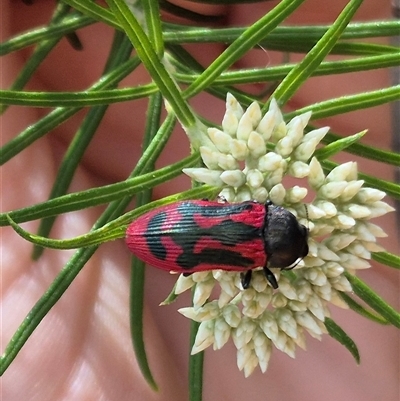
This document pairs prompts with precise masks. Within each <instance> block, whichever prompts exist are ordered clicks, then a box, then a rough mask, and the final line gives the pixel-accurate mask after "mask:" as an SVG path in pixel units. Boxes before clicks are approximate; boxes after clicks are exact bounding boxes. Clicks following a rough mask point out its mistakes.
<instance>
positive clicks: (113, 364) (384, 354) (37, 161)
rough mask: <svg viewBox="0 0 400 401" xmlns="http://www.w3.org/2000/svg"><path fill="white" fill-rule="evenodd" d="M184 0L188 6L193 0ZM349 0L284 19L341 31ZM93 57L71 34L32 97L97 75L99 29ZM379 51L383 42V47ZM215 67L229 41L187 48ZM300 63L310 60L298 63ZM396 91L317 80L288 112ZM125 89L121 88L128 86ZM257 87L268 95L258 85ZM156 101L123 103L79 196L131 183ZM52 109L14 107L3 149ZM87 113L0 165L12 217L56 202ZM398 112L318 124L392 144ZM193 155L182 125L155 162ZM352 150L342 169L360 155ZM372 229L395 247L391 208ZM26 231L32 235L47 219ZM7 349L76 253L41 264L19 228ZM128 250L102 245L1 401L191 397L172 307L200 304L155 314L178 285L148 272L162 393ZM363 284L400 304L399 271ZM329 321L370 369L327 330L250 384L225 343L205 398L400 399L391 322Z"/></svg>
mask: <svg viewBox="0 0 400 401" xmlns="http://www.w3.org/2000/svg"><path fill="white" fill-rule="evenodd" d="M182 4H184V5H186V3H185V2H182ZM276 4H277V2H276V1H271V2H268V3H263V4H257V5H247V6H232V7H229V8H224V7H222V6H219V7H212V8H211V7H208V6H206V7H205V6H202V5H200V4H197V5H196V6H195V8H196V10H197V11H199V12H207V11H210V12H213V13H217V12H224V13H226V24H229V25H232V26H234V25H245V24H248V23H250V22H252V21H255V20H256V19H257V18H259V17H260V16H261V15H262V14H263V13H264V12H265V11H267V10H268V9H271V8H272V7H273V6H274V5H276ZM345 4H346V1H343V0H340V1H336V2H324V5H323V8H322V7H321V2H320V1H319V0H309V1H307V2H305V4H303V5H302V6H301V7H300V8H299V9H298V10H297V12H296V14H295V15H294V16H293V17H292V18H291V19H290V20H289V21H288V22H290V23H292V24H306V23H307V24H308V23H309V24H312V23H314V24H321V23H331V22H332V21H333V20H334V18H335V17H336V16H337V15H338V13H339V12H340V10H341V9H342V8H343V7H344V5H345ZM53 8H54V3H53V1H50V0H36V1H35V3H34V5H32V6H30V7H28V6H27V5H25V4H23V3H22V2H21V1H19V0H13V1H11V0H9V1H4V2H2V3H1V5H0V10H1V15H2V23H1V27H0V28H1V30H2V40H4V39H6V38H8V37H10V36H12V35H15V34H16V33H18V32H21V31H24V30H26V29H29V27H32V26H37V25H39V24H41V23H45V22H46V21H48V19H49V16H50V14H51V12H52V10H53ZM389 17H390V2H389V1H386V0H385V1H380V2H375V1H372V0H366V1H365V2H364V4H363V6H362V7H361V9H360V10H359V12H358V13H357V20H373V19H382V18H389ZM78 34H79V38H80V39H81V41H82V43H83V45H84V50H83V51H82V52H77V51H76V50H73V49H72V48H71V46H70V45H69V44H68V43H67V41H66V40H65V39H63V40H62V41H61V42H60V44H59V46H58V47H57V48H56V49H55V50H54V51H53V52H52V54H51V55H50V57H49V58H48V59H47V60H46V62H45V63H44V64H43V65H42V66H41V67H40V69H39V70H38V72H37V73H36V74H35V76H34V78H33V79H32V81H31V82H30V83H29V85H28V86H27V89H30V90H46V91H52V90H54V91H56V90H68V91H73V90H82V89H84V88H86V87H88V86H89V85H90V84H91V83H92V82H93V81H95V80H96V79H97V77H98V76H99V75H100V73H101V71H102V69H103V65H104V60H105V58H106V55H107V53H108V51H109V47H110V44H111V40H112V31H111V30H110V29H108V28H107V27H104V26H100V25H94V26H91V27H88V28H85V29H83V30H81V31H79V33H78ZM382 43H383V40H382ZM191 48H192V49H194V51H196V54H198V55H199V59H200V60H201V61H202V62H203V63H204V64H205V65H206V64H208V63H209V62H210V60H213V59H214V58H215V57H216V56H217V55H218V54H220V52H221V51H222V50H223V47H222V46H219V45H215V46H214V48H212V47H210V46H208V47H207V51H204V50H202V48H201V47H194V46H191ZM28 56H29V52H28V51H21V52H18V53H17V54H13V55H10V56H6V57H3V58H2V59H1V60H0V63H1V66H0V69H1V85H2V88H7V87H9V86H10V84H11V83H12V81H13V79H14V78H15V76H16V74H17V72H18V71H19V70H20V68H21V66H22V65H23V64H24V61H25V60H26V59H27V57H28ZM281 57H282V56H281V55H279V54H277V53H275V52H269V51H268V52H266V51H264V50H259V51H254V52H252V53H251V55H250V56H249V57H248V58H246V59H245V60H243V61H241V62H240V63H238V66H246V67H250V66H264V65H273V64H274V63H277V62H279V61H280V60H282V58H281ZM291 59H292V60H299V59H301V56H300V55H299V56H296V55H294V56H293V57H292V56H291ZM147 81H148V76H147V73H146V72H145V71H144V70H140V71H138V72H135V73H134V74H132V76H130V77H129V78H127V79H126V80H125V81H124V83H123V84H124V85H126V86H128V85H133V84H137V83H138V82H147ZM389 85H390V76H389V75H388V71H386V70H384V71H381V70H377V71H371V72H363V73H359V74H346V75H338V76H334V77H333V78H329V79H326V78H313V79H311V80H310V81H309V82H307V84H305V85H304V86H303V87H302V88H301V89H300V91H299V92H298V93H297V94H296V96H294V97H293V98H292V99H291V100H290V102H289V104H288V105H287V110H289V109H297V108H300V107H303V106H306V105H308V104H311V103H313V102H316V101H319V100H324V99H329V98H331V97H335V96H339V95H344V94H351V93H356V92H360V91H366V90H373V89H377V88H382V87H387V86H389ZM121 86H122V85H121ZM251 89H252V90H254V91H255V92H256V91H260V90H262V89H264V87H260V86H257V85H254V86H253V87H252V88H251ZM191 103H192V105H193V107H194V108H195V109H196V110H198V111H199V113H201V114H204V115H205V116H206V117H207V118H209V119H210V120H213V121H216V122H218V121H221V118H222V115H223V112H224V104H223V102H220V101H217V100H215V99H213V98H211V97H209V96H207V95H200V96H198V97H196V98H195V99H193V100H192V102H191ZM145 110H146V102H134V103H133V102H127V103H124V104H121V105H113V106H111V107H110V110H109V111H108V112H107V115H106V117H105V120H104V121H103V123H102V125H101V128H100V130H99V132H98V135H97V136H96V138H95V140H94V141H93V143H91V145H90V147H89V149H88V150H87V153H86V155H85V158H84V161H83V163H82V165H81V166H80V168H79V170H78V172H77V174H76V178H75V179H74V182H73V183H72V185H71V188H70V191H71V192H72V191H79V190H83V189H86V188H90V187H93V186H98V185H103V184H106V183H111V182H115V181H117V180H121V179H124V178H125V177H126V176H127V174H129V172H130V171H131V169H132V166H133V165H134V164H135V163H136V161H137V159H138V157H139V155H140V145H139V144H140V140H141V139H140V138H141V134H142V132H143V125H144V116H145ZM48 112H49V110H46V109H31V108H29V109H28V108H23V107H12V108H10V109H9V110H8V111H7V113H6V114H5V115H4V117H3V118H2V120H1V125H0V128H1V141H2V144H4V143H7V142H8V141H9V140H10V139H11V138H13V137H14V136H15V135H16V134H17V133H18V132H20V131H21V130H22V129H24V128H26V127H27V126H28V125H29V124H32V123H34V122H35V121H37V120H38V119H39V118H40V117H42V116H44V115H45V114H47V113H48ZM84 115H85V111H82V112H80V113H78V114H77V115H76V116H74V117H73V118H72V119H71V120H69V121H68V122H67V123H65V124H63V125H61V126H60V127H58V128H57V129H55V130H54V131H53V132H52V133H51V134H50V135H47V136H46V137H44V138H41V139H40V140H38V141H37V142H36V143H35V144H34V145H32V146H30V147H29V148H28V149H26V150H24V151H23V152H22V153H21V154H19V155H18V156H17V157H16V158H14V159H12V160H11V161H10V162H8V163H6V164H5V165H4V166H3V167H2V168H1V170H0V179H1V198H0V202H1V204H0V206H1V210H2V211H7V210H12V209H16V208H20V207H23V206H27V205H31V204H34V203H36V202H40V201H44V200H46V199H47V196H48V193H49V191H50V189H51V185H52V183H53V181H54V178H55V175H56V172H57V166H58V165H59V163H60V160H61V158H62V156H63V153H64V151H65V149H66V147H67V146H68V144H69V141H70V139H71V138H72V136H73V134H74V133H75V131H76V129H77V127H78V126H79V124H80V122H81V120H82V118H83V117H84ZM390 119H391V115H390V108H389V107H387V106H385V107H377V108H374V109H367V110H365V111H360V112H357V113H355V112H352V113H347V114H344V115H341V116H339V117H335V118H332V119H327V120H325V121H318V124H319V125H321V126H322V125H329V126H331V129H332V132H339V133H342V134H353V133H356V132H359V131H361V130H363V129H365V128H368V129H369V133H368V135H367V136H366V137H365V138H364V139H363V141H364V143H368V144H370V145H376V146H379V147H381V148H385V149H389V148H390V143H391V135H392V133H391V126H390ZM187 154H188V142H187V139H186V137H185V136H184V134H183V132H182V131H181V130H179V131H177V132H176V133H175V134H174V137H173V139H172V141H171V143H169V145H168V147H167V149H166V150H165V152H164V153H163V157H162V158H161V160H160V162H159V164H158V165H159V166H162V165H165V164H167V163H172V162H173V161H176V160H178V159H179V158H180V157H182V156H184V155H187ZM354 159H355V158H354V157H353V156H351V155H347V154H343V155H341V156H340V158H339V159H337V161H341V162H343V161H347V160H354ZM359 169H360V171H363V172H366V173H371V174H374V175H377V176H378V177H381V178H384V179H387V180H392V179H393V171H392V169H391V168H389V167H387V166H383V165H380V164H375V163H372V162H370V161H365V160H361V161H360V163H359ZM189 185H190V182H189V180H188V179H185V178H181V179H178V180H175V181H173V182H172V183H168V184H167V185H164V186H162V187H160V188H158V189H157V190H156V191H155V194H154V197H162V196H165V195H168V194H171V193H174V192H176V191H180V190H183V189H186V188H188V187H189ZM101 210H102V208H101V207H98V208H92V209H89V210H85V211H80V212H74V213H69V214H68V215H65V216H60V217H59V218H58V219H57V223H56V225H55V227H54V229H53V230H52V232H51V237H53V238H69V237H73V236H76V235H80V234H83V233H85V232H87V231H88V230H89V229H90V227H91V225H92V223H93V222H94V221H95V220H96V217H97V216H98V214H99V213H100V212H101ZM374 222H375V223H378V224H381V226H382V227H383V228H384V229H385V231H386V232H387V233H388V234H389V238H388V239H384V240H383V241H381V243H382V244H383V245H384V246H385V247H386V248H387V249H388V250H390V251H392V252H398V250H399V244H398V242H396V241H397V238H398V232H396V225H395V223H396V222H395V214H394V213H391V214H389V215H388V216H387V217H385V218H382V219H376V220H375V221H374ZM24 227H25V228H26V229H27V230H29V231H32V232H34V231H35V230H36V229H37V222H31V223H27V224H25V225H24ZM0 241H1V242H0V245H1V247H0V258H1V259H0V263H1V283H2V284H1V285H2V287H1V308H2V322H1V325H2V327H1V347H2V350H4V347H5V346H6V344H7V343H8V341H9V338H10V337H11V335H12V334H13V333H14V331H15V330H16V328H17V327H18V325H19V324H20V322H21V321H22V319H23V318H24V317H25V316H26V314H27V313H28V312H29V310H30V309H31V307H32V306H33V305H34V303H35V302H36V301H37V299H38V298H39V297H40V296H41V295H42V294H43V292H44V291H45V290H46V288H47V287H48V286H49V284H50V283H51V282H52V280H53V279H54V277H55V276H56V274H57V273H58V272H59V271H60V269H61V268H62V266H63V265H64V263H65V262H66V261H67V260H68V259H69V257H70V256H71V255H72V254H73V252H72V251H71V252H70V251H64V252H58V251H51V250H46V251H45V252H44V254H43V256H42V258H41V259H40V260H39V261H37V262H32V261H31V259H30V253H31V245H30V244H28V243H26V242H25V241H23V240H22V239H21V238H19V237H18V236H17V235H16V234H15V233H14V232H13V231H12V230H11V229H10V228H8V227H7V228H2V229H1V240H0ZM129 266H130V254H129V252H128V250H127V249H126V247H125V245H124V243H123V241H115V242H113V243H108V244H104V245H102V246H101V247H100V249H99V250H98V252H96V254H95V256H94V257H93V258H92V259H91V261H90V263H88V264H87V265H86V266H85V268H84V269H83V270H82V272H81V273H80V274H79V275H78V277H77V279H76V280H75V281H74V283H73V284H72V285H71V286H70V288H69V289H68V290H67V292H66V293H65V294H64V296H63V297H62V298H61V299H60V301H59V302H58V303H57V305H56V306H55V307H54V308H53V309H52V310H51V312H50V313H49V314H48V315H47V316H46V318H45V319H44V320H43V321H42V323H41V324H40V326H39V327H38V328H37V330H36V331H35V333H34V334H33V335H32V337H31V338H30V339H29V341H28V342H27V344H26V345H25V347H24V348H23V349H22V351H21V352H20V354H19V355H18V356H17V358H16V359H15V361H14V363H13V364H12V365H11V367H10V368H9V369H8V370H7V372H6V373H5V374H4V376H3V377H2V379H1V380H2V383H1V384H2V387H1V394H2V397H3V399H4V400H8V401H14V400H21V399H29V400H32V401H34V400H41V401H45V400H121V401H124V400H141V401H150V400H151V401H153V400H159V401H166V400H175V401H184V400H187V378H186V376H187V369H188V347H189V345H188V343H189V321H188V320H187V319H186V318H184V317H183V316H181V315H180V314H179V313H178V312H177V311H176V310H177V309H178V308H180V307H183V306H187V305H189V304H190V299H189V296H190V295H189V294H184V295H182V296H180V297H179V299H178V301H177V302H176V303H175V304H173V305H171V306H167V307H159V306H158V304H159V303H160V302H161V301H163V300H164V298H165V297H166V296H167V294H168V293H169V292H170V289H171V288H172V286H173V284H174V281H175V279H176V278H175V277H174V276H171V275H169V274H167V273H165V272H163V271H158V270H157V269H153V268H149V269H148V270H147V273H148V274H147V275H146V292H145V294H146V299H145V305H146V306H145V322H144V324H145V329H144V330H145V339H146V347H147V351H148V354H149V359H150V366H151V368H152V371H153V373H154V376H155V379H156V381H157V383H158V385H159V387H160V389H161V391H160V392H159V393H154V392H153V391H152V390H150V389H149V388H148V386H147V384H146V383H145V382H144V380H143V378H142V376H141V373H140V371H139V369H138V367H137V364H136V362H135V357H134V354H133V351H132V347H131V340H130V332H129V310H128V296H129ZM360 276H361V277H362V278H363V279H365V280H366V282H367V283H368V284H369V285H371V286H372V288H374V289H375V290H376V291H377V292H378V293H379V294H381V295H382V296H383V297H384V299H385V300H387V301H388V302H390V303H391V304H392V305H395V306H397V309H399V307H400V305H399V296H398V294H399V274H398V273H397V272H395V271H393V270H390V269H388V268H381V267H379V266H374V268H373V269H370V270H368V271H363V272H361V274H360ZM331 310H332V316H333V318H334V319H335V320H336V321H337V323H338V324H340V325H341V326H342V327H343V328H344V329H345V330H346V331H347V333H348V334H349V335H350V336H351V337H352V338H353V339H354V340H355V341H356V343H357V345H358V347H359V351H360V353H361V360H362V363H361V365H360V366H357V365H356V364H355V363H354V361H353V359H352V357H351V356H350V354H349V353H348V351H347V350H346V349H344V348H343V347H342V346H341V345H340V344H338V343H337V342H336V341H334V340H332V339H330V337H328V336H325V337H324V338H323V341H322V342H318V341H316V340H313V339H311V338H309V337H308V341H307V346H308V350H307V352H304V351H302V350H300V349H299V350H298V351H297V357H296V359H295V360H292V359H291V358H289V357H288V356H287V355H285V354H283V353H281V352H278V351H276V352H273V355H272V358H271V361H270V366H269V369H268V371H267V373H266V374H261V373H260V372H259V371H257V370H256V371H255V373H253V375H252V376H251V377H250V378H248V379H245V378H244V377H243V374H242V373H241V372H239V371H238V369H237V367H236V352H235V348H234V346H233V344H232V343H231V342H230V343H228V344H227V345H226V346H225V347H224V348H223V349H222V350H220V351H218V352H213V351H212V350H207V351H206V356H205V376H204V379H205V380H204V400H205V401H210V400H231V401H236V400H245V399H251V400H252V401H261V400H268V401H275V400H285V401H299V400H300V401H303V400H308V401H314V400H315V401H317V400H318V401H319V400H325V401H331V400H332V401H333V400H364V401H375V400H377V399H383V400H386V401H396V400H398V399H399V372H400V368H399V359H400V358H399V356H400V344H399V343H400V339H399V334H398V331H397V330H395V329H394V328H393V327H382V326H378V325H376V324H374V323H372V322H369V321H367V320H365V319H363V318H361V317H359V316H356V315H355V314H354V313H352V312H349V311H342V310H339V309H337V308H332V309H331Z"/></svg>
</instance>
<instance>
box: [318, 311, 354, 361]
mask: <svg viewBox="0 0 400 401" xmlns="http://www.w3.org/2000/svg"><path fill="white" fill-rule="evenodd" d="M324 323H325V327H326V328H327V330H328V333H329V335H330V336H331V337H332V338H334V339H335V340H337V341H339V342H340V344H342V345H344V346H345V347H346V348H347V349H348V350H349V351H350V353H351V355H353V358H354V359H355V361H356V362H357V363H358V364H359V363H360V354H359V353H358V348H357V345H356V344H355V342H354V341H353V340H352V339H351V338H350V337H349V336H348V335H347V334H346V332H345V331H344V330H343V329H342V328H341V327H340V326H338V324H337V323H336V322H334V321H333V320H332V319H331V318H329V317H327V318H325V322H324Z"/></svg>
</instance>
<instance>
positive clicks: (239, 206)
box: [126, 200, 308, 289]
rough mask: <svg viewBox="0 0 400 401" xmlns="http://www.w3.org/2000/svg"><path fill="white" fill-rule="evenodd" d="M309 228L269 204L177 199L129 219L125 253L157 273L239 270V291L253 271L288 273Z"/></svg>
mask: <svg viewBox="0 0 400 401" xmlns="http://www.w3.org/2000/svg"><path fill="white" fill-rule="evenodd" d="M307 240H308V229H307V228H306V227H305V226H303V225H302V224H299V222H298V221H297V219H296V217H295V216H294V215H293V214H292V213H290V212H289V211H288V210H286V209H285V208H283V207H281V206H276V205H274V204H273V203H272V202H270V201H268V202H267V203H259V202H256V201H246V202H241V203H228V202H220V201H208V200H187V201H179V202H175V203H172V204H169V205H166V206H161V207H159V208H156V209H154V210H151V211H150V212H148V213H145V214H143V215H142V216H140V217H139V218H137V219H136V220H134V221H133V222H132V223H131V224H130V225H129V226H128V229H127V230H126V243H127V246H128V248H129V250H130V251H131V252H132V253H133V254H134V255H136V256H137V257H138V258H139V259H141V260H143V261H144V262H146V263H148V264H149V265H152V266H154V267H157V268H159V269H163V270H168V271H174V272H179V273H183V274H185V275H189V274H192V273H195V272H200V271H205V270H215V269H222V270H229V271H238V272H241V283H242V286H243V288H244V289H246V288H248V287H249V285H250V282H251V274H252V269H254V268H257V267H262V268H263V269H264V273H265V276H266V278H267V280H268V281H269V283H270V284H271V285H272V287H273V288H278V283H277V281H276V278H275V276H274V275H273V273H272V272H271V271H270V270H269V267H276V268H280V269H291V268H293V267H294V266H295V264H296V261H298V260H300V259H302V258H304V257H305V256H306V255H307V254H308V244H307Z"/></svg>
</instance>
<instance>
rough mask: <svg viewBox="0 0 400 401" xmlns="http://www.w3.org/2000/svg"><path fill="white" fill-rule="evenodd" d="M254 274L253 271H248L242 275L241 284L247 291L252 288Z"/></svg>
mask: <svg viewBox="0 0 400 401" xmlns="http://www.w3.org/2000/svg"><path fill="white" fill-rule="evenodd" d="M252 274H253V271H252V270H247V272H246V273H240V282H241V283H242V287H243V289H244V290H247V289H248V288H249V287H250V283H251V276H252Z"/></svg>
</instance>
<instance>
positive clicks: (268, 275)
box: [263, 266, 278, 290]
mask: <svg viewBox="0 0 400 401" xmlns="http://www.w3.org/2000/svg"><path fill="white" fill-rule="evenodd" d="M263 269H264V274H265V277H266V278H267V280H268V282H269V283H270V284H271V285H272V288H273V289H274V290H276V289H277V288H278V282H277V281H276V278H275V276H274V274H273V273H272V272H271V270H269V269H268V267H267V266H264V267H263Z"/></svg>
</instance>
